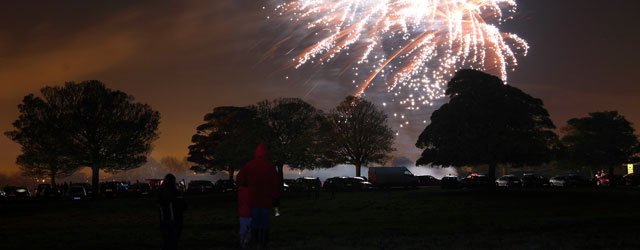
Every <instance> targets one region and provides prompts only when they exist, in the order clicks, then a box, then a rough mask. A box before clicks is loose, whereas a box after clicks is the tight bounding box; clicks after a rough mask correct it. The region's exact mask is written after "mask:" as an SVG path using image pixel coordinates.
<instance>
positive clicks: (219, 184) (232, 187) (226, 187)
mask: <svg viewBox="0 0 640 250" xmlns="http://www.w3.org/2000/svg"><path fill="white" fill-rule="evenodd" d="M214 187H215V191H216V192H220V193H226V192H235V191H236V190H237V188H236V183H235V182H234V181H233V180H218V181H216V184H215V185H214Z"/></svg>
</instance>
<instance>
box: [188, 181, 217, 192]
mask: <svg viewBox="0 0 640 250" xmlns="http://www.w3.org/2000/svg"><path fill="white" fill-rule="evenodd" d="M213 192H214V185H213V182H211V181H207V180H194V181H190V182H189V184H188V185H187V193H189V194H208V193H213Z"/></svg>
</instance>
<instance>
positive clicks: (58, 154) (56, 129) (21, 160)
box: [5, 95, 80, 185]
mask: <svg viewBox="0 0 640 250" xmlns="http://www.w3.org/2000/svg"><path fill="white" fill-rule="evenodd" d="M18 109H19V111H20V116H19V118H18V120H16V121H15V122H14V123H13V127H14V128H15V130H13V131H7V132H6V133H5V135H6V136H7V137H9V139H11V140H13V141H15V142H17V143H18V144H20V146H21V151H22V154H20V155H19V156H18V158H17V160H16V163H17V164H18V165H19V166H20V169H21V170H22V173H23V174H24V175H25V176H30V177H38V178H45V177H48V178H50V180H51V184H52V185H55V184H56V178H58V177H67V176H70V175H71V174H73V172H75V171H76V170H77V169H78V168H79V167H80V166H78V165H77V164H76V163H75V162H73V161H71V160H70V159H69V158H68V157H66V156H65V155H64V153H63V149H64V148H65V147H66V143H67V141H68V135H67V132H68V131H66V130H64V126H65V125H68V121H63V120H61V115H62V114H61V113H60V110H56V109H53V108H52V105H50V104H48V103H46V102H44V101H43V100H42V99H41V98H37V97H35V96H34V95H28V96H25V97H24V99H23V100H22V103H21V104H19V105H18Z"/></svg>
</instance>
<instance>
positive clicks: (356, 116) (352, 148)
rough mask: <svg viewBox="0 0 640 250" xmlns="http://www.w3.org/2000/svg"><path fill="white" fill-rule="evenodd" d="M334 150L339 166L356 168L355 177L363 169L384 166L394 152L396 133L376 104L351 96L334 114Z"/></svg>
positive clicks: (335, 159) (331, 113) (332, 112)
mask: <svg viewBox="0 0 640 250" xmlns="http://www.w3.org/2000/svg"><path fill="white" fill-rule="evenodd" d="M329 120H330V121H331V124H332V125H333V134H332V142H333V150H332V151H331V156H330V157H331V158H333V159H334V161H335V162H336V163H345V164H353V165H355V167H356V176H360V170H361V168H362V166H363V165H364V166H366V165H367V164H369V163H384V162H386V161H387V160H388V159H389V156H388V154H389V153H391V152H392V151H394V150H395V149H394V148H393V147H392V146H393V139H394V136H393V131H392V130H391V128H390V127H389V126H388V125H387V115H386V114H385V113H384V112H383V111H382V110H380V109H379V108H378V107H376V106H375V105H374V104H373V103H371V102H369V101H367V100H365V99H363V98H360V97H354V96H349V97H347V98H346V99H345V100H344V101H342V102H341V103H340V104H339V105H338V106H337V107H336V108H335V109H333V110H331V112H330V114H329Z"/></svg>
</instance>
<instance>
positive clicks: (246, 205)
mask: <svg viewBox="0 0 640 250" xmlns="http://www.w3.org/2000/svg"><path fill="white" fill-rule="evenodd" d="M238 215H239V216H240V248H242V249H245V248H247V246H248V244H249V241H250V240H251V203H250V200H249V188H248V187H244V186H240V187H238Z"/></svg>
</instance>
